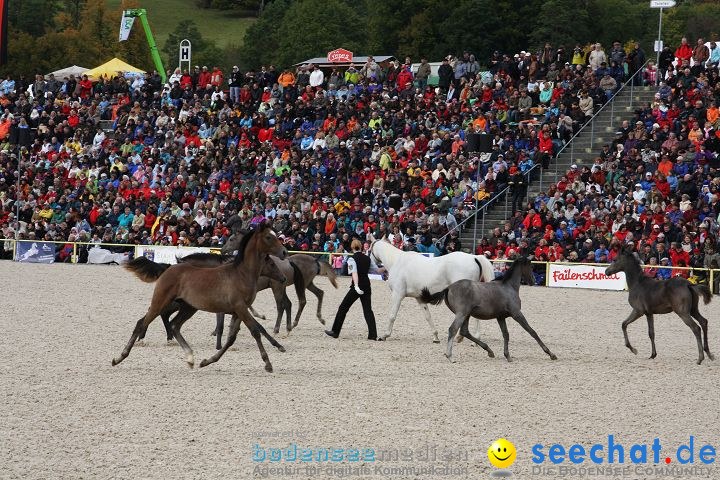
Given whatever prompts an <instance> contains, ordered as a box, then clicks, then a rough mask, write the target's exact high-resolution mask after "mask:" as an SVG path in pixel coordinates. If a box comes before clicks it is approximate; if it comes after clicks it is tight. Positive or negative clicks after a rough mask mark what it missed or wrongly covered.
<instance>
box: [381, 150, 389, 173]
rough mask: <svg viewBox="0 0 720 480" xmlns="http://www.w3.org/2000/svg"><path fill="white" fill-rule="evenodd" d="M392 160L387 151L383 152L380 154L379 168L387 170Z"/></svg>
mask: <svg viewBox="0 0 720 480" xmlns="http://www.w3.org/2000/svg"><path fill="white" fill-rule="evenodd" d="M391 162H392V157H391V156H390V154H389V153H388V152H383V153H382V155H380V161H379V163H380V168H381V169H383V170H389V169H390V163H391Z"/></svg>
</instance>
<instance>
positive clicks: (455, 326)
mask: <svg viewBox="0 0 720 480" xmlns="http://www.w3.org/2000/svg"><path fill="white" fill-rule="evenodd" d="M465 320H466V318H465V317H463V316H462V315H456V316H455V320H453V322H452V323H451V324H450V328H448V341H447V351H446V352H445V356H446V357H447V359H448V360H450V361H451V362H452V363H455V357H453V353H452V348H453V342H454V341H455V335H457V332H458V330H460V325H462V323H463V322H464V321H465Z"/></svg>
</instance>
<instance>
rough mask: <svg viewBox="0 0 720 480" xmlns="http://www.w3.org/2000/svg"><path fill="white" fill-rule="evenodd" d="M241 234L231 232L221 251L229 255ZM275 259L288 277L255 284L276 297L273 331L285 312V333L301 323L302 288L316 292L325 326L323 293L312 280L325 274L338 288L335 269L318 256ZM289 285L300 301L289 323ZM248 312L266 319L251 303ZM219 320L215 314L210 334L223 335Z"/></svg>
mask: <svg viewBox="0 0 720 480" xmlns="http://www.w3.org/2000/svg"><path fill="white" fill-rule="evenodd" d="M244 235H245V232H239V233H234V234H232V235H231V236H230V238H228V240H227V242H225V245H223V247H222V250H221V252H222V254H223V255H227V254H231V253H232V252H234V251H235V250H237V248H238V245H239V244H240V242H241V241H242V238H243V236H244ZM275 261H276V263H277V264H278V267H280V271H282V272H283V274H285V278H286V279H287V280H286V281H285V282H278V281H276V280H271V279H268V278H261V279H260V283H259V285H258V291H262V290H265V289H267V288H270V289H272V292H273V297H275V306H276V308H277V320H276V321H275V328H274V329H273V331H274V332H275V333H276V334H277V333H280V323H281V321H282V316H283V314H285V315H286V321H287V332H288V334H289V333H290V331H292V329H293V328H295V327H297V325H298V323H299V322H300V316H301V315H302V312H303V310H304V309H305V304H306V303H307V301H306V298H305V290H310V291H311V292H312V293H313V295H315V297H316V298H317V299H318V306H317V312H316V316H317V319H318V321H319V322H320V323H321V324H322V325H325V320H324V319H323V318H322V304H323V297H324V295H325V292H323V291H322V290H321V289H320V288H318V287H317V286H316V285H315V284H314V283H313V280H314V279H315V277H316V276H317V275H322V276H324V277H327V279H328V280H330V283H331V284H332V286H333V287H335V288H338V284H337V275H336V274H335V271H334V270H333V269H332V267H331V266H330V264H329V263H327V262H323V261H320V260H319V259H318V258H317V256H314V255H307V254H302V253H300V254H295V255H290V256H289V257H288V258H287V259H285V260H279V259H276V260H275ZM290 285H294V286H295V293H296V294H297V297H298V300H299V302H300V306H299V309H298V311H297V313H296V315H295V320H294V322H293V323H292V325H291V323H290V317H292V302H291V301H290V297H288V296H287V293H286V292H285V289H286V288H287V287H289V286H290ZM250 313H252V314H253V316H255V317H257V318H260V319H261V320H266V319H267V318H266V317H265V315H262V314H260V313H258V312H257V311H255V309H254V308H253V307H252V306H250ZM222 321H223V320H222V318H221V316H220V315H218V317H217V326H216V328H215V331H213V333H212V334H213V335H217V332H218V331H219V332H220V333H221V334H222V330H223V323H221V322H222Z"/></svg>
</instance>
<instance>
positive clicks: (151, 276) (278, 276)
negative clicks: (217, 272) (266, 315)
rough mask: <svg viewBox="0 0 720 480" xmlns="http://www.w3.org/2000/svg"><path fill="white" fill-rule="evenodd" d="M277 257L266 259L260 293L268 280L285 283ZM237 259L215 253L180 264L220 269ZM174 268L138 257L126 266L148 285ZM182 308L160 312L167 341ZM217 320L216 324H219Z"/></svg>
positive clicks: (195, 255) (176, 306) (174, 306)
mask: <svg viewBox="0 0 720 480" xmlns="http://www.w3.org/2000/svg"><path fill="white" fill-rule="evenodd" d="M274 258H275V257H271V256H270V255H267V256H266V257H265V263H264V264H263V267H262V270H260V275H261V277H260V281H259V286H258V289H257V290H258V291H260V290H262V289H263V287H262V286H261V285H262V282H263V281H264V280H265V281H266V280H267V279H270V280H274V281H277V282H281V283H282V282H285V281H286V278H285V275H284V274H283V272H281V271H280V268H279V267H278V266H277V264H276V262H275V260H274ZM234 259H235V258H234V257H232V256H229V255H216V254H214V253H193V254H191V255H187V256H185V257H182V258H178V259H177V262H178V263H189V264H191V265H195V266H197V267H218V266H220V265H222V264H223V263H228V262H232V261H233V260H234ZM170 267H172V265H171V264H169V263H157V262H153V261H152V260H150V259H148V258H146V257H137V258H135V259H134V260H131V261H130V262H128V263H127V264H125V269H126V270H128V271H130V272H132V273H134V274H135V276H136V277H138V278H139V279H140V280H142V281H143V282H146V283H154V282H155V281H157V279H158V278H160V275H162V274H163V273H165V271H166V270H167V269H168V268H170ZM181 308H182V304H181V302H170V304H169V305H168V306H167V307H165V309H164V310H163V311H162V312H160V319H161V320H162V321H163V325H164V326H165V332H166V334H167V341H168V342H169V341H171V340H172V339H173V333H172V327H171V326H170V317H171V316H172V315H173V314H174V313H175V312H177V311H179V310H180V309H181ZM250 312H251V313H252V307H250ZM216 315H217V318H219V319H220V320H219V321H220V322H222V320H223V319H224V318H225V315H223V314H222V313H217V314H216ZM217 321H218V320H217V319H216V323H217ZM146 333H147V331H143V332H141V333H140V336H139V337H138V342H139V341H142V340H143V339H144V338H145V334H146ZM221 348H222V343H221V342H220V338H218V339H217V349H218V350H220V349H221Z"/></svg>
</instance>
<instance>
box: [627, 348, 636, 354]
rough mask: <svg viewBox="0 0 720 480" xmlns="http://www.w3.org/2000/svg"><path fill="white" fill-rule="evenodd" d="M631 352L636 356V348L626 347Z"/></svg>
mask: <svg viewBox="0 0 720 480" xmlns="http://www.w3.org/2000/svg"><path fill="white" fill-rule="evenodd" d="M628 348H629V349H630V351H631V352H633V353H634V354H635V355H637V348H635V347H628Z"/></svg>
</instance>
